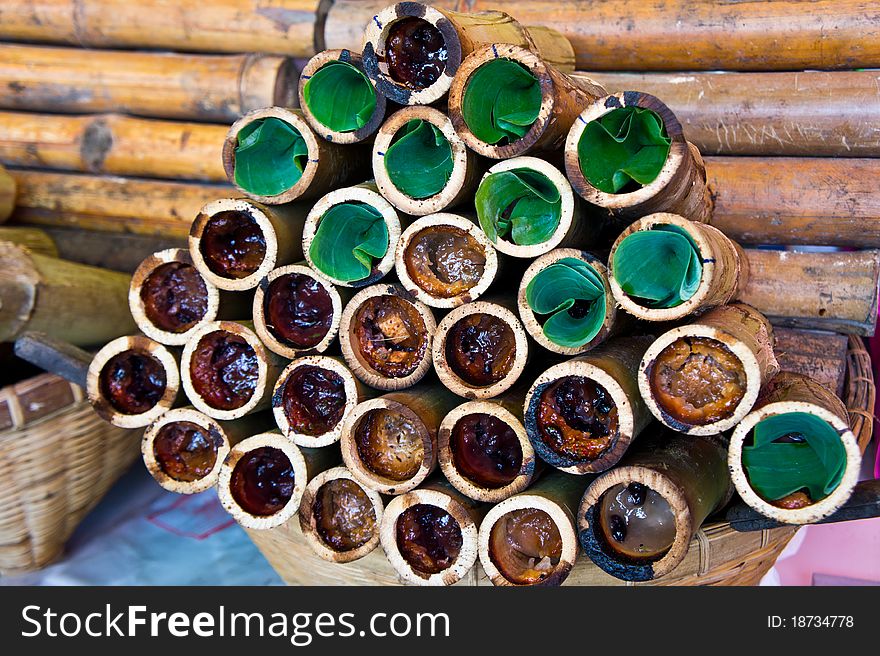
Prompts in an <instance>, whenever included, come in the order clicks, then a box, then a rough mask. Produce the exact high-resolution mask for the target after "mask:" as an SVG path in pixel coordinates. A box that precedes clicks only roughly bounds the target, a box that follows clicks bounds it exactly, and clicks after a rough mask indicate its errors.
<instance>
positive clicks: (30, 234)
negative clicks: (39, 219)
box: [0, 225, 58, 257]
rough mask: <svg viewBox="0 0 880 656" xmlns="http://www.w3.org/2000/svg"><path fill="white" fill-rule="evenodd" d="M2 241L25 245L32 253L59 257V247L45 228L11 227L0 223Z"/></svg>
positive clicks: (0, 239) (0, 238)
mask: <svg viewBox="0 0 880 656" xmlns="http://www.w3.org/2000/svg"><path fill="white" fill-rule="evenodd" d="M0 241H8V242H12V243H13V244H18V245H19V246H24V247H25V248H27V249H28V250H29V251H30V252H32V253H39V254H40V255H48V256H49V257H58V247H57V246H55V242H54V241H52V237H51V236H49V233H47V232H46V231H45V230H40V229H39V228H14V227H13V228H10V227H7V226H4V225H0Z"/></svg>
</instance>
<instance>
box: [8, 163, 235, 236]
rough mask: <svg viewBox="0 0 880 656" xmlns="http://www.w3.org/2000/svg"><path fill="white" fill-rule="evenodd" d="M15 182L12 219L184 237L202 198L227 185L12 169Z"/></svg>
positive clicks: (218, 193)
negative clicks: (15, 189)
mask: <svg viewBox="0 0 880 656" xmlns="http://www.w3.org/2000/svg"><path fill="white" fill-rule="evenodd" d="M10 173H11V174H12V176H13V178H14V179H15V181H16V183H17V185H18V195H17V199H16V207H15V213H14V216H13V223H19V224H32V225H41V226H49V227H72V228H79V229H83V230H100V231H106V232H117V233H123V232H127V233H133V234H138V235H155V236H164V237H183V238H186V237H187V235H188V234H189V229H190V224H191V223H192V217H193V216H195V215H196V214H198V212H199V210H200V209H201V207H202V206H204V205H205V203H208V202H210V201H212V200H214V199H215V198H218V197H222V196H226V195H229V193H230V192H232V191H233V190H232V188H231V187H229V186H227V185H214V184H194V183H184V182H170V181H165V180H141V179H137V178H117V177H109V176H96V175H82V174H77V173H55V172H50V171H35V170H23V169H15V170H11V171H10Z"/></svg>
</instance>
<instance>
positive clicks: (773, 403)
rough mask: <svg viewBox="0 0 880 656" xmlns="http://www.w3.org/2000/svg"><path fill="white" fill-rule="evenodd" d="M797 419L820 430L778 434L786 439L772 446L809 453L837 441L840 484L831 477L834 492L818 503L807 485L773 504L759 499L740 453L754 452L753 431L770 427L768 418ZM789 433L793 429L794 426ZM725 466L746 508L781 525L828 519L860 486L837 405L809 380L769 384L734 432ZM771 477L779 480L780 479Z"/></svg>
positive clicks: (786, 377)
mask: <svg viewBox="0 0 880 656" xmlns="http://www.w3.org/2000/svg"><path fill="white" fill-rule="evenodd" d="M800 414H804V415H810V416H811V417H815V418H817V419H818V420H819V426H810V428H811V429H813V430H811V433H810V434H809V435H805V433H801V432H794V431H793V430H790V431H788V432H786V431H787V429H785V430H782V431H780V432H781V433H784V434H783V435H781V436H780V437H778V438H776V439H773V440H772V442H771V444H772V445H781V444H784V443H789V444H799V445H800V444H804V445H805V446H806V445H809V446H810V447H812V443H813V442H814V441H815V442H819V443H822V444H826V445H828V443H829V440H834V441H838V440H839V444H836V445H834V450H836V451H839V452H841V454H842V456H843V460H844V463H843V469H842V471H838V472H837V475H838V476H839V478H838V476H835V477H834V478H833V479H832V480H831V481H830V483H831V485H832V486H833V487H832V488H831V489H830V490H829V489H828V487H829V486H826V487H825V489H824V490H823V495H824V496H821V497H819V495H816V496H817V498H813V494H812V492H811V490H810V489H808V488H807V486H806V485H804V487H802V488H800V489H798V490H795V491H794V492H792V493H789V494H787V495H785V496H782V497H779V498H776V499H773V498H769V497H767V496H762V494H761V493H760V492H759V491H758V490H756V489H755V487H754V485H753V482H752V479H751V478H750V473H749V472H750V468H749V466H748V465H747V464H746V463H745V462H744V452H745V451H748V450H749V449H754V447H755V429H756V427H758V426H759V425H761V424H762V422H766V421H767V420H771V421H772V418H779V419H782V420H785V419H788V418H791V417H795V416H798V415H800ZM790 428H794V425H793V424H792V425H791V426H790ZM766 446H770V445H766ZM800 448H804V447H800ZM814 448H815V447H814ZM825 449H826V451H827V452H828V453H830V452H831V451H832V448H830V445H829V446H826V447H825ZM755 454H756V459H755V461H754V465H755V466H760V456H759V455H758V454H757V452H755ZM826 455H827V454H826ZM727 464H728V468H729V469H730V474H731V478H732V479H733V484H734V485H735V486H736V490H737V492H738V493H739V495H740V497H741V498H742V500H743V501H745V502H746V503H747V504H748V505H749V506H751V507H752V508H754V509H755V510H757V511H758V512H759V513H761V514H762V515H766V516H767V517H770V518H772V519H775V520H777V521H779V522H782V523H785V524H810V523H814V522H817V521H819V520H821V519H823V518H825V517H827V516H828V515H830V514H832V513H833V512H834V511H836V510H837V509H838V508H840V506H841V505H843V504H844V503H845V502H846V501H847V499H849V497H850V495H851V494H852V490H853V488H854V487H855V485H856V483H857V482H858V480H859V469H860V466H861V452H860V449H859V445H858V442H857V440H856V437H855V435H854V434H853V432H852V430H851V429H850V426H849V418H848V415H847V412H846V408H845V407H844V405H843V403H842V402H841V401H840V399H838V398H837V397H836V396H834V394H833V393H832V392H830V391H829V390H827V389H825V388H824V387H823V386H822V385H820V384H819V383H818V382H816V381H815V380H813V379H811V378H807V377H806V376H801V375H797V374H792V373H785V372H783V373H780V374H778V375H777V376H776V377H775V378H774V379H773V380H771V381H770V383H769V384H768V386H767V388H766V389H765V390H764V392H762V398H761V399H760V400H759V401H758V406H757V407H756V408H755V409H754V410H752V411H751V412H750V413H749V414H747V415H746V416H745V418H744V419H743V420H742V421H741V422H740V423H739V425H738V426H737V427H736V428H735V429H734V431H733V434H732V436H731V438H730V447H729V451H728V460H727ZM803 469H806V467H803ZM774 476H775V477H777V478H778V476H779V474H775V475H774ZM826 482H827V481H826Z"/></svg>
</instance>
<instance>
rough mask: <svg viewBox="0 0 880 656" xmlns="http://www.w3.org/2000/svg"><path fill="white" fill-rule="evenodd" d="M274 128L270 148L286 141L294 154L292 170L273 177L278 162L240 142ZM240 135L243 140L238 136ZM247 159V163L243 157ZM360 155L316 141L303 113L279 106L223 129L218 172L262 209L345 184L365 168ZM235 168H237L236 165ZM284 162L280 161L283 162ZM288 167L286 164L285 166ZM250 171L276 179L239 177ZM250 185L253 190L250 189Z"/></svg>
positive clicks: (356, 150) (354, 150)
mask: <svg viewBox="0 0 880 656" xmlns="http://www.w3.org/2000/svg"><path fill="white" fill-rule="evenodd" d="M273 125H274V126H278V127H279V129H280V132H276V133H275V136H274V137H273V138H272V141H274V142H275V143H274V147H273V149H274V148H280V146H281V145H282V144H281V143H280V142H279V140H280V139H282V138H283V139H285V140H286V141H285V142H284V144H287V142H288V141H289V142H290V143H289V148H290V149H292V152H293V153H294V157H293V160H294V163H293V165H290V166H292V168H291V167H290V166H288V168H287V169H285V171H286V172H285V173H284V174H283V177H282V174H280V173H279V172H278V170H279V166H280V162H281V160H280V159H279V161H277V162H276V161H273V160H272V159H271V158H270V157H269V156H268V155H267V154H266V152H265V149H263V151H260V152H255V151H254V150H253V148H254V147H255V145H254V144H251V145H250V147H249V148H248V149H247V150H246V149H245V146H248V145H249V144H248V143H242V142H243V141H245V138H246V137H247V138H249V141H250V140H251V139H254V138H256V135H257V131H258V130H259V131H260V133H262V129H263V127H264V126H273ZM241 134H244V135H246V137H240V136H239V135H241ZM245 154H247V159H246V160H245V159H244V158H243V155H245ZM365 155H366V152H365V151H363V149H361V148H347V149H346V148H343V147H342V146H341V145H340V144H335V143H331V142H329V141H324V140H323V139H318V138H317V137H316V136H315V133H314V131H313V130H312V128H311V127H309V124H308V122H307V121H306V120H305V118H303V113H302V112H301V111H300V110H298V109H285V108H283V107H266V108H264V109H256V110H254V111H251V112H248V113H247V114H245V115H244V116H242V117H241V118H240V119H238V120H237V121H236V122H235V123H233V124H232V127H231V128H229V132H228V134H227V135H226V140H225V141H224V142H223V154H222V158H223V168H224V169H225V170H226V177H227V179H228V180H229V182H230V183H232V184H234V185H235V186H236V187H237V188H238V190H239V191H241V192H242V193H243V194H245V195H246V196H247V197H248V198H252V199H253V200H255V201H258V202H260V203H265V204H267V205H281V204H284V203H289V202H291V201H293V200H296V199H297V198H302V199H304V200H305V199H311V198H317V197H318V196H320V195H322V194H325V193H327V192H328V191H330V190H331V189H335V188H336V187H339V186H340V185H343V184H345V183H347V182H350V181H351V180H352V178H354V177H356V176H357V175H358V174H359V173H360V172H362V171H363V170H365V169H366V168H367V165H366V163H365V161H364V160H365ZM236 162H237V163H238V166H237V164H236ZM285 163H288V162H286V160H285ZM288 164H289V163H288ZM251 169H263V170H264V171H271V175H272V176H274V177H276V178H277V179H276V180H266V179H264V174H259V175H258V174H254V175H253V177H252V178H249V177H248V178H246V177H242V174H241V171H242V170H244V171H245V173H247V172H248V171H250V170H251ZM255 185H256V186H255Z"/></svg>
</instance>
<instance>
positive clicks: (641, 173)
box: [578, 107, 672, 194]
mask: <svg viewBox="0 0 880 656" xmlns="http://www.w3.org/2000/svg"><path fill="white" fill-rule="evenodd" d="M671 143H672V140H671V139H670V138H669V137H668V136H667V134H666V126H664V125H663V119H661V118H660V116H659V115H658V114H657V113H656V112H654V111H652V110H650V109H642V108H641V107H620V108H618V109H614V110H612V111H610V112H608V113H607V114H605V115H604V116H601V117H599V118H597V119H596V120H594V121H590V122H589V123H587V126H586V127H585V128H584V131H583V134H581V138H580V140H579V141H578V161H579V162H580V166H581V172H582V173H583V174H584V177H585V178H586V179H587V180H589V181H590V184H592V185H593V186H594V187H596V189H599V190H600V191H604V192H605V193H607V194H617V193H620V192H625V191H632V190H633V189H632V188H633V187H635V188H638V187H639V186H644V185H647V184H650V183H651V182H653V181H654V179H655V178H656V177H657V176H658V175H659V173H660V171H661V170H662V169H663V165H664V164H665V163H666V157H667V156H668V155H669V146H670V144H671Z"/></svg>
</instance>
